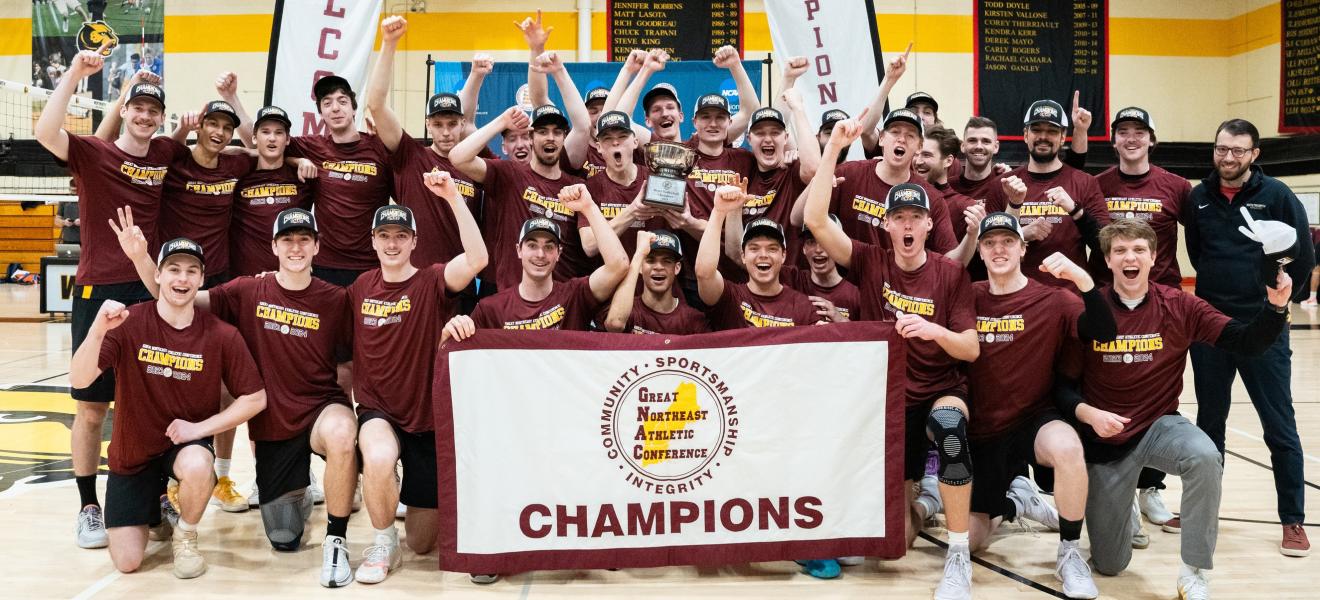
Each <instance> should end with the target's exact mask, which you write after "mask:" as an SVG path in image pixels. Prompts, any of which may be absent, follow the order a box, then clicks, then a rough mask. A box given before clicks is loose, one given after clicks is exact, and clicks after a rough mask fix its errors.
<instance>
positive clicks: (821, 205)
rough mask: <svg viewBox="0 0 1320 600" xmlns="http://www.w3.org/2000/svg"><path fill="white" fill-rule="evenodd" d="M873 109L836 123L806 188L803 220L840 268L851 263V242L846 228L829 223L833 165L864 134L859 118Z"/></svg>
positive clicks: (832, 189)
mask: <svg viewBox="0 0 1320 600" xmlns="http://www.w3.org/2000/svg"><path fill="white" fill-rule="evenodd" d="M869 112H870V109H869V108H868V109H863V110H862V114H860V115H857V119H844V120H842V121H839V122H838V123H835V124H834V131H833V132H831V133H830V141H829V143H827V144H825V153H824V155H823V156H821V158H820V168H819V169H817V170H816V176H815V177H812V178H811V184H810V185H808V186H807V192H806V193H807V201H806V207H805V208H804V209H803V213H802V220H803V221H804V222H805V223H806V225H807V229H810V230H811V235H812V236H813V237H815V238H816V243H818V244H820V246H821V248H824V249H825V253H826V254H828V255H829V256H830V258H831V259H833V260H834V262H836V263H838V264H839V266H842V267H844V268H847V267H848V266H849V265H851V264H852V240H851V239H849V238H848V234H846V233H844V232H843V227H840V226H839V224H837V223H835V222H834V221H831V220H830V195H831V194H833V193H834V166H835V164H837V163H838V160H839V153H840V152H842V151H843V149H844V148H847V147H848V146H851V145H852V143H853V142H855V141H857V138H858V137H860V136H861V134H862V124H861V123H859V122H858V119H865V118H866V115H867V114H868V113H869Z"/></svg>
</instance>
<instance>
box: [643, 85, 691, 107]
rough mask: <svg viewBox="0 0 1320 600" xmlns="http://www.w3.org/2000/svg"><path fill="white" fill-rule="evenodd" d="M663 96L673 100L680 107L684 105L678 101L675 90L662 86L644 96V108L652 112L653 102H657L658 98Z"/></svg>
mask: <svg viewBox="0 0 1320 600" xmlns="http://www.w3.org/2000/svg"><path fill="white" fill-rule="evenodd" d="M661 96H664V97H666V98H669V99H670V100H673V101H674V103H675V104H678V105H679V107H682V106H683V103H682V102H679V101H678V96H676V95H674V93H673V92H671V91H669V90H667V89H664V88H660V89H655V90H651V91H649V92H647V93H646V95H645V96H642V110H643V111H647V112H650V109H651V104H652V103H653V102H655V101H656V100H657V99H659V98H660V97H661Z"/></svg>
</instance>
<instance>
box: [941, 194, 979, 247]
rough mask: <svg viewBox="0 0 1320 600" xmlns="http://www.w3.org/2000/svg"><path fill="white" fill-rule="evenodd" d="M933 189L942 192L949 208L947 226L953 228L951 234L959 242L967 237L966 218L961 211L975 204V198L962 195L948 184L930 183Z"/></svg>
mask: <svg viewBox="0 0 1320 600" xmlns="http://www.w3.org/2000/svg"><path fill="white" fill-rule="evenodd" d="M931 185H933V186H935V189H937V190H939V191H940V193H942V194H944V202H945V203H946V205H947V206H948V209H949V226H950V227H952V228H953V236H954V237H956V238H958V241H959V242H962V241H963V238H965V237H967V219H966V218H964V217H963V211H964V210H967V209H968V208H970V207H971V206H972V205H973V204H976V200H974V199H972V198H971V197H970V196H964V195H963V194H961V193H959V192H958V191H957V190H955V189H953V188H952V187H950V186H949V184H947V183H946V184H943V185H941V184H938V183H933V184H931Z"/></svg>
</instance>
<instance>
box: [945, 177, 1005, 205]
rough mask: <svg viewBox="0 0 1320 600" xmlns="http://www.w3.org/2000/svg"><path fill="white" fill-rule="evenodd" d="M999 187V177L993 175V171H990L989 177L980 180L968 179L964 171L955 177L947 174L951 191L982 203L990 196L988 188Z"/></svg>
mask: <svg viewBox="0 0 1320 600" xmlns="http://www.w3.org/2000/svg"><path fill="white" fill-rule="evenodd" d="M999 185H1000V183H999V175H997V174H995V172H994V171H991V173H990V176H989V177H986V178H985V179H981V180H975V179H968V178H967V172H966V171H964V172H962V173H960V174H958V175H957V176H955V175H954V174H953V173H950V174H949V187H950V188H952V189H953V191H955V192H958V193H959V194H962V195H964V196H967V197H968V198H971V199H973V200H976V201H978V202H982V203H984V202H985V199H986V198H987V197H989V196H990V188H991V187H992V186H994V187H998V186H999Z"/></svg>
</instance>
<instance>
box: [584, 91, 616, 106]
mask: <svg viewBox="0 0 1320 600" xmlns="http://www.w3.org/2000/svg"><path fill="white" fill-rule="evenodd" d="M609 95H610V91H609V90H607V89H605V88H603V87H595V88H591V90H590V91H588V92H587V96H586V98H583V99H582V103H583V104H591V103H592V102H604V101H605V98H606V97H608V96H609Z"/></svg>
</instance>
